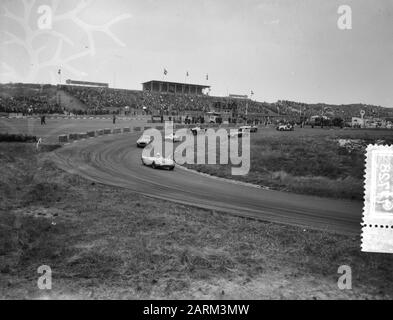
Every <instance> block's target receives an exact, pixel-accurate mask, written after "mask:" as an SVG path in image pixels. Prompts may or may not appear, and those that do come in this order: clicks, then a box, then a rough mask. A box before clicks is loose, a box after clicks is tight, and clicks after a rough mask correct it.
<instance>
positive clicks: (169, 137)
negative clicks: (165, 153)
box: [165, 133, 181, 142]
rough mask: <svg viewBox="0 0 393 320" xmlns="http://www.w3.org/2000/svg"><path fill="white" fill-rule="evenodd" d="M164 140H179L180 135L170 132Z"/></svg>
mask: <svg viewBox="0 0 393 320" xmlns="http://www.w3.org/2000/svg"><path fill="white" fill-rule="evenodd" d="M165 140H169V141H173V142H181V137H179V136H177V135H175V134H173V133H171V134H168V135H166V136H165Z"/></svg>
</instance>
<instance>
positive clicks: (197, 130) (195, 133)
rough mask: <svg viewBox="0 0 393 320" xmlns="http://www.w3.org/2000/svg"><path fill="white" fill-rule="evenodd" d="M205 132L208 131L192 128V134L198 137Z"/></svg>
mask: <svg viewBox="0 0 393 320" xmlns="http://www.w3.org/2000/svg"><path fill="white" fill-rule="evenodd" d="M205 131H206V130H205V129H201V128H200V127H194V128H191V132H192V134H193V135H194V136H196V135H197V134H198V133H200V132H201V133H202V132H205Z"/></svg>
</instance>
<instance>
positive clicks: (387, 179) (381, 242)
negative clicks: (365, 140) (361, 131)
mask: <svg viewBox="0 0 393 320" xmlns="http://www.w3.org/2000/svg"><path fill="white" fill-rule="evenodd" d="M364 187H365V194H364V208H363V224H362V225H363V228H362V251H366V252H388V253H393V146H381V145H369V146H368V147H367V154H366V174H365V184H364Z"/></svg>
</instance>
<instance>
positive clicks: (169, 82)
mask: <svg viewBox="0 0 393 320" xmlns="http://www.w3.org/2000/svg"><path fill="white" fill-rule="evenodd" d="M152 82H159V83H167V84H178V85H187V86H195V87H200V88H204V89H205V88H210V86H207V85H203V84H194V83H187V82H173V81H163V80H149V81H146V82H142V84H150V83H152Z"/></svg>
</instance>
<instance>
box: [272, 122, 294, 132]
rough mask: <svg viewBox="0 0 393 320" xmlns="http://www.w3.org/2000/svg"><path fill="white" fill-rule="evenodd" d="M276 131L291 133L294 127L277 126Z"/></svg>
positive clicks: (286, 125) (288, 125) (287, 125)
mask: <svg viewBox="0 0 393 320" xmlns="http://www.w3.org/2000/svg"><path fill="white" fill-rule="evenodd" d="M276 129H277V130H278V131H293V130H294V127H293V125H291V124H289V123H287V124H282V123H281V124H279V125H278V126H277V127H276Z"/></svg>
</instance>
